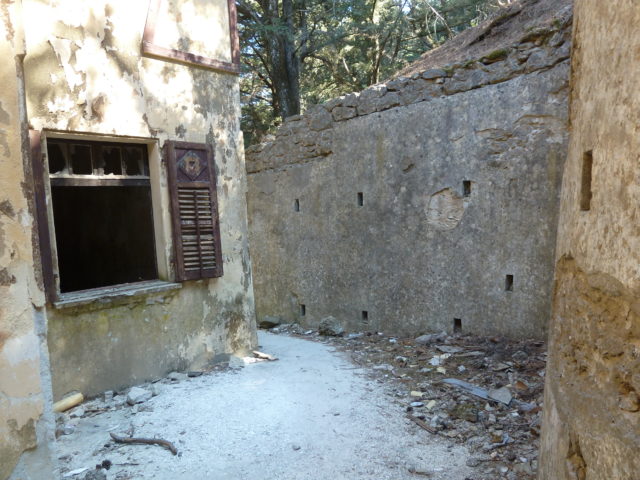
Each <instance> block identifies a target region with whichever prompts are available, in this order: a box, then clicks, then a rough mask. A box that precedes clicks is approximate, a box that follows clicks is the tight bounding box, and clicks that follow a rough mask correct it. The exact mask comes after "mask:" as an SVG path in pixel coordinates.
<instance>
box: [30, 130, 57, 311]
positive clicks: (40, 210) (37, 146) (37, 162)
mask: <svg viewBox="0 0 640 480" xmlns="http://www.w3.org/2000/svg"><path fill="white" fill-rule="evenodd" d="M29 146H30V149H31V152H30V155H31V174H32V175H33V193H34V196H35V210H36V211H35V215H36V224H37V227H38V244H39V247H40V261H41V262H42V283H43V289H44V293H45V297H46V299H47V302H49V303H51V302H53V301H55V300H57V299H58V294H57V290H56V282H55V277H54V274H53V253H52V250H51V234H50V229H49V212H48V211H47V197H46V195H47V194H46V190H45V173H44V155H43V154H42V135H41V133H40V131H39V130H29Z"/></svg>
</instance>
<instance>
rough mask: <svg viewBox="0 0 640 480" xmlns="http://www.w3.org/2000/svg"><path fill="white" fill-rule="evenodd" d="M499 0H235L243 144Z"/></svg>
mask: <svg viewBox="0 0 640 480" xmlns="http://www.w3.org/2000/svg"><path fill="white" fill-rule="evenodd" d="M499 1H500V0H238V23H239V30H240V41H241V47H242V55H243V63H244V70H245V72H244V73H243V75H242V79H241V93H242V104H243V109H242V126H243V130H244V131H245V138H246V141H247V143H249V144H251V143H255V142H256V141H259V140H260V138H261V137H262V136H263V135H264V134H265V133H268V132H271V131H273V129H274V128H275V126H277V125H278V123H279V122H280V121H281V120H282V119H284V118H286V117H288V116H291V115H296V114H298V113H300V111H301V110H304V107H305V106H307V105H312V104H315V103H320V102H323V101H326V100H328V99H330V98H333V97H335V96H338V95H341V94H344V93H347V92H351V91H359V90H362V89H364V88H366V87H368V86H369V85H372V84H375V83H377V82H380V81H381V80H383V79H384V78H386V77H387V76H389V75H391V74H393V72H395V71H397V70H399V69H400V68H402V67H403V66H404V65H406V64H407V63H410V62H412V61H413V60H415V59H417V58H418V57H419V56H420V55H421V54H423V53H424V52H426V51H427V50H430V49H432V48H434V47H437V46H438V45H440V44H442V43H443V42H444V41H446V40H447V39H449V38H450V37H452V36H453V35H455V34H457V33H459V32H460V31H462V30H464V29H465V28H468V27H471V26H475V25H476V24H477V23H478V22H479V21H481V20H483V19H484V18H485V17H486V16H487V15H488V14H489V13H490V12H491V11H492V10H494V9H496V8H498V7H499V6H500V5H499ZM508 1H510V0H502V2H503V3H504V2H508Z"/></svg>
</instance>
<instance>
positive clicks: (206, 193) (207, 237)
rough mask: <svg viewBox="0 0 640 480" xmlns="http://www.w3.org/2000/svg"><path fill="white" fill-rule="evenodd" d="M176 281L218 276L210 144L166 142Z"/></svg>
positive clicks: (219, 257) (219, 255) (217, 227)
mask: <svg viewBox="0 0 640 480" xmlns="http://www.w3.org/2000/svg"><path fill="white" fill-rule="evenodd" d="M164 153H165V159H166V162H167V171H168V178H169V191H170V195H171V210H172V212H171V213H172V219H173V243H174V247H175V265H176V279H177V280H180V281H184V280H196V279H199V278H211V277H221V276H222V273H223V270H222V252H221V249H220V225H219V222H218V199H217V195H216V172H215V164H214V159H213V150H212V148H211V146H210V145H207V144H202V143H187V142H175V141H167V142H166V143H165V145H164Z"/></svg>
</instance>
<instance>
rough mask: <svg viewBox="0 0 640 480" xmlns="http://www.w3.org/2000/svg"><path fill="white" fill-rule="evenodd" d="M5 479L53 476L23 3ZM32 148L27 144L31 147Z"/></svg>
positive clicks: (11, 46)
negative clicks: (29, 152)
mask: <svg viewBox="0 0 640 480" xmlns="http://www.w3.org/2000/svg"><path fill="white" fill-rule="evenodd" d="M0 38H2V41H0V55H2V59H3V67H2V68H1V69H0V86H1V87H0V479H6V478H8V477H9V476H10V475H11V474H12V472H14V473H15V478H21V479H25V480H26V479H42V480H48V479H51V478H53V477H52V469H53V467H52V464H53V462H52V455H51V450H50V442H51V440H52V432H53V425H52V417H53V414H52V413H51V405H52V400H51V378H50V375H49V373H48V355H47V346H46V322H45V315H44V293H43V292H42V290H41V289H40V288H39V286H38V282H37V272H36V271H35V270H34V268H33V265H34V255H37V243H36V242H35V237H34V231H35V225H34V221H33V203H32V199H33V195H32V193H33V192H32V189H31V181H30V179H29V174H30V167H29V161H28V157H27V156H26V155H24V154H23V152H24V150H23V146H24V142H28V139H27V137H26V135H27V131H26V121H25V105H24V96H23V95H24V90H23V86H22V64H21V58H22V55H23V54H24V37H23V35H22V24H21V12H20V8H19V5H17V4H15V3H7V2H4V3H3V4H2V8H1V9H0ZM27 144H28V143H27Z"/></svg>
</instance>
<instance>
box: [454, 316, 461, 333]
mask: <svg viewBox="0 0 640 480" xmlns="http://www.w3.org/2000/svg"><path fill="white" fill-rule="evenodd" d="M461 331H462V319H461V318H454V319H453V333H459V332H461Z"/></svg>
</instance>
